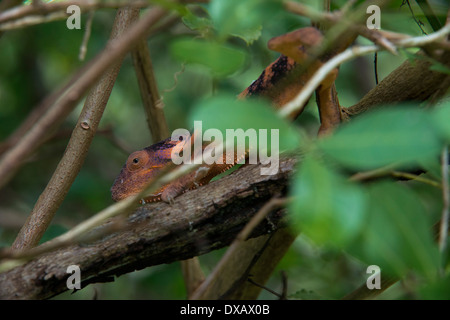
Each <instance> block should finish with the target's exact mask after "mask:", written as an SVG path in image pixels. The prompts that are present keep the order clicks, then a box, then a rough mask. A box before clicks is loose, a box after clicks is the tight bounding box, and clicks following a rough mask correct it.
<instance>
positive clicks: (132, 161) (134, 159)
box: [127, 151, 149, 171]
mask: <svg viewBox="0 0 450 320" xmlns="http://www.w3.org/2000/svg"><path fill="white" fill-rule="evenodd" d="M148 159H149V156H148V153H147V152H145V151H136V152H133V153H132V154H131V155H130V156H129V157H128V161H127V168H128V170H130V171H136V170H139V169H140V168H142V167H143V166H145V165H146V164H147V162H148Z"/></svg>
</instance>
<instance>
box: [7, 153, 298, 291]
mask: <svg viewBox="0 0 450 320" xmlns="http://www.w3.org/2000/svg"><path fill="white" fill-rule="evenodd" d="M295 163H296V160H295V159H294V158H284V159H280V171H279V173H278V174H277V175H274V176H262V175H260V174H259V172H260V171H259V170H260V166H259V165H248V166H244V167H242V168H241V169H240V170H238V171H237V172H234V173H233V174H231V175H229V176H226V177H224V178H222V179H220V180H218V181H214V182H212V183H210V184H208V185H206V186H204V187H201V188H199V189H197V190H192V191H191V192H188V193H185V194H184V195H182V196H180V197H179V198H177V199H176V202H175V204H173V205H168V204H166V203H154V204H153V203H152V204H147V205H144V206H142V207H140V208H139V209H138V210H137V211H136V212H135V213H134V214H132V215H131V216H130V217H129V219H128V223H129V225H128V228H127V229H126V230H125V231H122V232H118V233H115V234H112V235H111V236H109V237H106V238H104V239H102V240H99V241H97V242H95V243H91V244H81V245H72V246H69V247H67V248H63V249H60V250H57V251H53V252H50V253H47V254H45V255H43V256H41V257H39V258H36V259H34V260H32V261H30V262H28V263H26V264H24V265H22V266H19V267H16V268H14V269H11V270H9V271H7V272H3V273H1V274H0V299H41V298H49V297H51V296H54V295H56V294H58V293H61V292H63V291H65V290H67V287H66V279H67V277H68V274H67V273H66V269H67V267H68V266H69V265H73V264H75V265H78V266H79V267H80V270H81V277H82V281H83V282H82V285H87V284H89V283H93V282H102V281H105V280H107V279H109V280H111V279H112V277H113V276H119V275H121V274H124V273H127V272H131V271H134V270H137V269H142V268H145V267H148V266H151V265H157V264H161V263H170V262H173V261H178V260H184V259H188V258H192V257H194V256H198V255H201V254H204V253H206V252H209V251H211V250H215V249H218V248H221V247H224V246H227V245H228V244H229V243H230V242H231V241H232V240H233V239H234V238H235V236H236V235H237V233H238V232H239V231H240V230H241V229H242V228H243V227H244V226H245V224H246V223H247V222H248V221H249V220H250V219H251V217H252V216H253V215H254V214H255V213H256V212H257V211H258V210H259V209H260V208H261V207H262V206H263V205H264V204H265V203H266V202H267V201H269V200H270V199H271V198H272V197H273V196H274V195H275V194H280V195H282V196H284V195H286V192H287V183H288V180H289V177H290V174H291V172H292V170H293V168H294V165H295ZM230 186H233V187H232V188H230ZM282 212H285V210H284V209H281V210H278V211H275V212H274V213H272V215H270V222H271V223H268V222H267V221H263V222H262V223H261V224H260V225H258V227H257V228H255V229H254V231H253V232H252V234H251V235H250V237H256V236H258V235H262V234H266V233H268V232H273V231H274V230H273V228H274V227H275V228H278V227H280V226H282V225H284V223H285V217H284V215H283V214H282ZM101 228H102V227H100V229H101ZM97 232H98V230H97ZM38 248H39V247H38Z"/></svg>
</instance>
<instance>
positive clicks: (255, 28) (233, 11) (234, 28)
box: [209, 0, 282, 43]
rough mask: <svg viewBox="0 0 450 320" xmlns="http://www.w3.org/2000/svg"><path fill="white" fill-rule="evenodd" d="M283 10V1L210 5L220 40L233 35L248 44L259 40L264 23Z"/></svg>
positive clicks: (228, 1) (236, 0)
mask: <svg viewBox="0 0 450 320" xmlns="http://www.w3.org/2000/svg"><path fill="white" fill-rule="evenodd" d="M281 9H282V1H281V0H246V1H242V0H226V1H223V0H212V1H211V3H210V5H209V13H210V15H211V18H212V20H213V22H214V25H215V27H216V29H217V33H218V36H219V38H227V37H228V36H230V35H233V36H237V37H240V38H242V39H243V40H245V41H246V42H247V43H251V42H253V41H254V40H256V39H258V38H259V36H260V34H261V28H262V24H263V22H265V21H267V20H268V19H270V18H271V17H273V15H274V14H275V13H276V12H277V11H279V10H281Z"/></svg>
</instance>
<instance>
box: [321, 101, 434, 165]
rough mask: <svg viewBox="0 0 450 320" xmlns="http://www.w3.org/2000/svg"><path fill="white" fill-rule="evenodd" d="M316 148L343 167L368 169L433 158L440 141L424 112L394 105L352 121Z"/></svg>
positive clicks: (408, 163) (409, 163)
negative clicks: (392, 107)
mask: <svg viewBox="0 0 450 320" xmlns="http://www.w3.org/2000/svg"><path fill="white" fill-rule="evenodd" d="M319 147H320V148H321V149H322V150H323V151H324V152H325V153H326V154H328V155H330V156H331V157H333V158H334V159H335V160H337V161H338V162H339V163H341V164H342V165H344V166H345V167H348V168H351V169H356V170H370V169H375V168H379V167H383V166H386V165H391V164H399V165H411V164H416V163H417V162H418V161H420V160H422V159H429V158H432V157H437V156H438V155H439V153H440V150H441V147H442V143H441V140H440V137H439V135H438V133H437V132H436V129H435V128H434V125H433V122H432V121H431V119H430V117H429V114H428V113H426V112H425V111H423V110H419V109H417V108H406V107H404V108H401V107H398V106H396V107H395V109H383V110H377V111H375V112H372V113H370V114H367V115H362V116H361V117H359V118H357V119H355V120H352V122H350V123H349V124H347V125H344V126H342V128H340V129H339V130H338V131H337V132H336V134H334V135H333V136H331V137H328V138H326V139H322V140H321V141H320V142H319Z"/></svg>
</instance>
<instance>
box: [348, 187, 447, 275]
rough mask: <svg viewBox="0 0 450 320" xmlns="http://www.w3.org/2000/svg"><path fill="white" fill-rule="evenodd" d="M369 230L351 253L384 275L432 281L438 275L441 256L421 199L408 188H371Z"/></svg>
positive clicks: (355, 243)
mask: <svg viewBox="0 0 450 320" xmlns="http://www.w3.org/2000/svg"><path fill="white" fill-rule="evenodd" d="M368 193H369V197H370V198H369V206H368V209H369V210H368V213H369V216H368V219H367V223H366V229H365V231H364V233H363V236H362V237H361V238H360V240H359V241H355V242H354V243H353V245H352V247H351V248H350V249H349V251H350V252H351V253H353V254H355V255H356V256H358V257H360V258H362V259H363V260H364V261H365V262H367V263H368V264H370V265H378V266H379V267H380V268H381V270H382V272H383V271H385V272H387V273H388V274H393V275H397V276H402V275H404V274H405V273H406V272H407V271H409V270H416V271H419V272H420V273H422V274H424V275H425V276H427V277H429V278H434V277H435V276H436V275H437V271H438V268H439V253H438V249H437V246H436V245H435V244H434V243H433V239H432V236H431V231H432V230H431V227H432V223H430V221H429V219H428V217H427V213H426V211H425V208H424V206H423V204H422V202H421V201H420V200H419V198H418V197H417V196H416V195H415V193H414V192H412V191H411V190H410V189H408V188H407V187H404V186H402V185H399V184H396V183H392V182H381V183H376V184H373V185H371V186H370V187H369V188H368Z"/></svg>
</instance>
